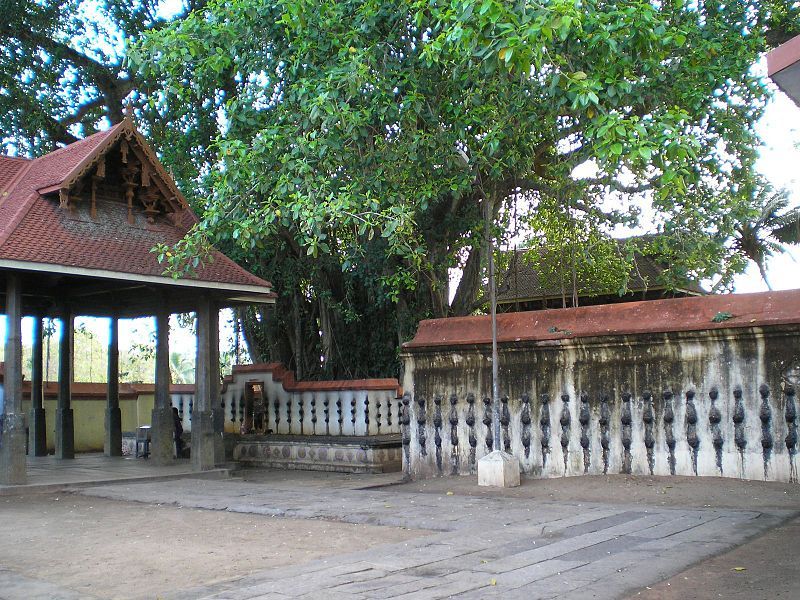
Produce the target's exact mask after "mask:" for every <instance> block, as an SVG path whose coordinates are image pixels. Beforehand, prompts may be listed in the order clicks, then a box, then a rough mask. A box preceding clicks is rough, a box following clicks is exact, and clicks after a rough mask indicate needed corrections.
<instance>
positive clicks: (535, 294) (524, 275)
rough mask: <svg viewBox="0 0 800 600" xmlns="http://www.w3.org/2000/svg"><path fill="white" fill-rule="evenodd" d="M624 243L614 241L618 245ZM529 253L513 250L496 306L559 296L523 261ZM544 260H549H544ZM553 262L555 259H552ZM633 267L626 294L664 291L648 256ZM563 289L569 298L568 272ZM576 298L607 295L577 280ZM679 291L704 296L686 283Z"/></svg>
mask: <svg viewBox="0 0 800 600" xmlns="http://www.w3.org/2000/svg"><path fill="white" fill-rule="evenodd" d="M625 241H626V240H618V242H619V243H620V244H622V243H624V242H625ZM528 252H530V251H529V250H527V249H520V250H515V251H513V253H512V256H511V260H510V263H509V267H508V270H507V271H506V272H505V273H504V274H503V275H502V276H501V278H500V281H499V282H498V285H497V302H498V303H500V304H502V303H511V302H518V301H526V300H537V299H540V298H555V297H560V296H561V294H562V289H561V286H560V284H559V283H558V282H556V281H551V280H550V279H555V278H547V277H541V276H540V273H539V271H538V270H537V269H535V268H534V266H533V265H532V264H531V262H530V261H528V260H526V259H525V255H526V254H527V253H528ZM544 260H549V258H548V257H545V259H544ZM553 260H555V257H553ZM634 261H635V262H634V266H633V267H632V268H631V271H630V274H629V277H630V279H629V280H628V291H629V292H642V291H645V290H654V289H656V290H657V289H664V285H663V284H662V283H661V282H660V276H661V274H662V272H663V271H664V269H665V266H664V265H663V264H660V263H659V261H658V260H657V259H656V258H655V257H653V256H650V255H646V254H642V253H639V252H637V253H636V254H635V256H634ZM546 270H547V271H555V270H556V269H555V268H554V265H547V269H546ZM565 286H566V293H567V295H571V294H572V281H571V275H570V273H569V272H567V273H566V274H565ZM577 287H578V294H579V296H584V297H587V296H597V295H603V294H606V293H608V292H602V291H598V290H594V289H592V286H591V285H590V284H589V282H587V281H582V280H580V279H579V280H578V282H577ZM681 290H682V291H684V292H687V293H689V294H704V293H706V292H705V290H703V289H702V288H701V287H700V286H699V285H697V284H696V283H693V282H687V283H686V285H685V286H682V287H681Z"/></svg>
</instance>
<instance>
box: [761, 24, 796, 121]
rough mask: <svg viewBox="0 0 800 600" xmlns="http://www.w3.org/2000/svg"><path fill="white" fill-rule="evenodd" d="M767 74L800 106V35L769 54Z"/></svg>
mask: <svg viewBox="0 0 800 600" xmlns="http://www.w3.org/2000/svg"><path fill="white" fill-rule="evenodd" d="M767 73H768V74H769V77H770V79H772V81H774V82H775V83H776V84H777V85H778V87H779V88H781V89H782V90H783V91H784V92H785V93H786V95H787V96H789V98H791V99H792V100H793V101H794V103H795V104H797V105H800V35H798V36H796V37H793V38H792V39H790V40H789V41H788V42H786V43H785V44H781V45H780V46H778V47H777V48H775V49H774V50H772V51H770V52H768V53H767Z"/></svg>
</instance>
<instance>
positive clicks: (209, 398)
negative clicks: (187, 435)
mask: <svg viewBox="0 0 800 600" xmlns="http://www.w3.org/2000/svg"><path fill="white" fill-rule="evenodd" d="M218 328H219V312H218V309H217V306H216V304H215V303H214V302H213V301H211V300H210V299H209V298H208V297H202V298H201V299H200V301H199V302H198V306H197V360H196V361H195V379H194V382H195V400H194V411H193V412H192V469H193V470H195V471H205V470H208V469H213V468H214V467H215V466H216V465H218V464H220V463H222V462H223V461H224V455H225V451H224V445H223V438H222V432H223V427H224V418H225V415H224V411H223V410H222V409H221V408H220V406H219V329H218Z"/></svg>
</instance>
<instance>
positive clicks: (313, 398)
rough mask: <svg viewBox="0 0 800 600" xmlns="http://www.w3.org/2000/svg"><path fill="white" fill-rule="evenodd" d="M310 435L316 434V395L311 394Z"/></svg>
mask: <svg viewBox="0 0 800 600" xmlns="http://www.w3.org/2000/svg"><path fill="white" fill-rule="evenodd" d="M311 435H317V396H316V394H311Z"/></svg>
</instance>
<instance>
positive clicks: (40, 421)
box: [28, 408, 47, 456]
mask: <svg viewBox="0 0 800 600" xmlns="http://www.w3.org/2000/svg"><path fill="white" fill-rule="evenodd" d="M28 454H30V455H31V456H47V425H46V422H45V417H44V409H43V408H32V409H31V414H30V421H29V422H28Z"/></svg>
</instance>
